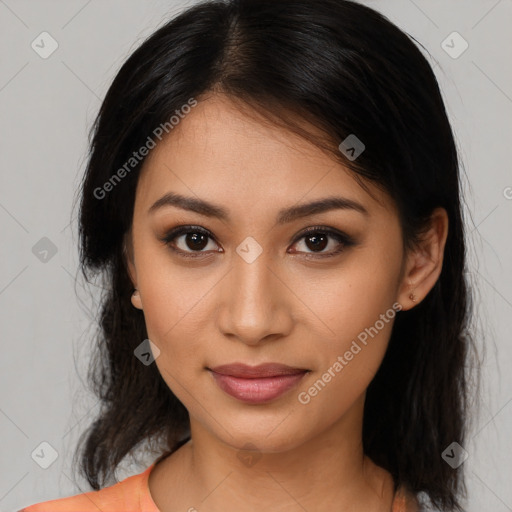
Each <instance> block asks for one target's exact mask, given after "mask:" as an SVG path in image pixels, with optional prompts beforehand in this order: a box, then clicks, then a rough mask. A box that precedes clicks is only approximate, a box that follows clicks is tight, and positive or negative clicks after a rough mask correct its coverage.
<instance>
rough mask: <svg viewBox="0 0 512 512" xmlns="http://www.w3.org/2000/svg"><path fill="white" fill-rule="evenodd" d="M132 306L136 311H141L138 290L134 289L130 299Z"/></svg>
mask: <svg viewBox="0 0 512 512" xmlns="http://www.w3.org/2000/svg"><path fill="white" fill-rule="evenodd" d="M131 301H132V305H133V306H134V307H135V308H137V309H142V300H141V298H140V292H139V290H137V289H135V290H134V291H133V293H132V297H131Z"/></svg>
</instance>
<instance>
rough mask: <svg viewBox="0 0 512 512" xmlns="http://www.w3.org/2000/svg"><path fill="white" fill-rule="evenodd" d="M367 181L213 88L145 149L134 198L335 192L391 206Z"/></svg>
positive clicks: (253, 198)
mask: <svg viewBox="0 0 512 512" xmlns="http://www.w3.org/2000/svg"><path fill="white" fill-rule="evenodd" d="M313 129H314V128H313ZM308 130H309V131H311V127H310V126H309V127H308ZM366 185H367V187H368V188H369V190H370V192H371V195H370V194H368V192H367V191H366V190H365V189H364V188H362V187H361V185H360V183H359V182H358V181H357V180H356V179H355V177H354V174H353V172H352V171H350V170H349V169H347V168H346V167H344V166H343V164H342V163H341V162H340V161H335V160H334V158H333V157H332V156H330V155H328V154H327V153H326V152H325V151H322V150H321V149H320V148H318V147H317V146H315V145H314V144H313V143H311V142H309V141H307V140H306V139H304V138H303V137H300V136H299V135H298V134H296V133H293V132H292V131H290V130H288V129H285V128H283V127H280V126H276V125H275V124H272V123H269V122H268V121H265V120H264V119H262V118H261V116H258V114H257V113H255V112H250V115H249V114H248V113H247V111H246V110H245V109H244V110H241V109H240V108H239V105H238V104H236V103H233V102H232V101H230V100H229V98H226V97H225V96H220V95H215V96H212V97H209V98H207V99H205V100H203V101H200V102H199V103H198V104H197V106H195V107H194V108H193V109H191V111H190V113H188V114H186V115H184V116H182V119H181V120H180V122H179V123H178V124H177V125H175V126H174V127H173V128H172V130H171V131H170V133H169V134H168V135H166V136H165V137H164V138H163V139H162V141H161V142H159V143H158V144H157V145H156V147H155V148H154V149H152V150H151V152H150V153H149V155H148V156H147V158H146V160H145V162H144V165H143V169H142V171H141V174H140V177H139V183H138V186H137V198H138V199H137V200H138V202H139V203H144V204H146V205H147V203H148V202H150V201H154V200H156V199H158V198H159V197H160V196H161V195H162V194H164V193H165V192H166V191H168V190H169V191H175V192H178V193H183V194H186V195H189V196H190V195H196V196H198V197H204V198H206V197H212V196H214V197H215V198H216V202H222V203H225V204H228V205H233V206H235V204H238V203H240V204H245V205H249V204H252V205H254V206H255V207H256V206H257V205H261V206H265V208H268V206H269V205H272V204H277V203H279V204H290V203H296V202H303V201H301V198H304V201H306V200H308V199H309V200H313V199H315V198H317V197H324V196H326V195H333V194H338V195H343V196H344V197H348V198H351V199H353V200H356V201H359V202H364V203H365V204H366V205H367V207H368V209H372V208H384V209H385V210H394V206H393V204H392V201H391V199H390V198H389V197H388V196H387V194H384V193H383V192H382V191H381V190H379V189H377V187H375V186H373V185H372V184H371V183H368V182H366Z"/></svg>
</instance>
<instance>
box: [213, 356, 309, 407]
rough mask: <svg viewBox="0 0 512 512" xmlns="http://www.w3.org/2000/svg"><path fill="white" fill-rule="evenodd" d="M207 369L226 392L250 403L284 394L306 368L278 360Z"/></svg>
mask: <svg viewBox="0 0 512 512" xmlns="http://www.w3.org/2000/svg"><path fill="white" fill-rule="evenodd" d="M208 370H210V372H211V374H212V376H213V378H214V380H215V382H216V383H217V385H218V386H219V387H220V388H221V389H222V390H223V391H224V392H225V393H227V394H228V395H230V396H232V397H234V398H237V399H238V400H241V401H243V402H246V403H252V404H259V403H266V402H269V401H271V400H274V399H276V398H277V397H279V396H281V395H283V394H284V393H286V391H288V390H290V389H291V388H293V387H294V386H296V385H297V384H298V383H299V381H300V380H301V379H302V378H303V377H304V375H305V374H306V373H307V372H308V371H309V370H306V369H302V368H293V367H291V366H287V365H283V364H279V363H266V364H261V365H258V366H248V365H245V364H242V363H233V364H227V365H221V366H215V367H214V368H208Z"/></svg>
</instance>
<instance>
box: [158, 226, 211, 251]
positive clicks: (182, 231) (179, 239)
mask: <svg viewBox="0 0 512 512" xmlns="http://www.w3.org/2000/svg"><path fill="white" fill-rule="evenodd" d="M210 239H212V240H213V237H212V236H211V234H210V233H209V231H207V230H205V229H203V228H201V227H199V226H179V227H177V228H176V229H173V230H171V231H170V232H169V233H167V234H166V235H165V237H164V238H162V242H164V243H165V244H166V245H168V246H169V248H170V249H172V250H173V251H176V252H178V253H180V254H181V255H182V256H185V257H197V256H202V255H204V254H206V253H207V252H209V251H204V249H205V248H206V247H208V243H209V240H210ZM215 246H216V244H214V245H213V247H212V250H215ZM217 252H221V251H217ZM194 253H197V254H194Z"/></svg>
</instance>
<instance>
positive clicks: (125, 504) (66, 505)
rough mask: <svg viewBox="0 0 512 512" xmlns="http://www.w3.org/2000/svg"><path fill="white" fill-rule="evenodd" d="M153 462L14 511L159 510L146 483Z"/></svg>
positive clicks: (104, 511)
mask: <svg viewBox="0 0 512 512" xmlns="http://www.w3.org/2000/svg"><path fill="white" fill-rule="evenodd" d="M153 466H154V464H152V465H151V466H149V467H148V468H147V469H146V470H145V471H143V472H142V473H139V474H137V475H133V476H130V477H127V478H125V479H124V480H121V481H120V482H117V483H116V484H114V485H111V486H109V487H105V488H103V489H100V490H99V491H89V492H85V493H81V494H76V495H74V496H68V497H65V498H58V499H54V500H49V501H44V502H41V503H35V504H33V505H29V506H26V507H24V508H22V509H20V510H18V511H17V512H98V511H99V510H101V511H102V512H121V511H122V512H159V511H158V509H157V508H156V505H155V504H154V503H153V501H152V500H151V495H150V494H149V487H148V485H147V482H148V477H149V473H150V471H151V469H152V468H153Z"/></svg>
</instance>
